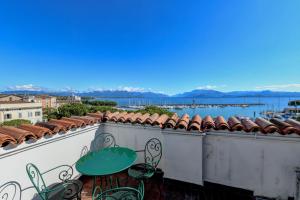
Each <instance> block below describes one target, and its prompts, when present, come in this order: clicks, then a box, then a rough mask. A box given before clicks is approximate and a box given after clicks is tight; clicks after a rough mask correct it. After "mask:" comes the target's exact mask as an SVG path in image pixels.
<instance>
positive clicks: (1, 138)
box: [0, 132, 17, 147]
mask: <svg viewBox="0 0 300 200" xmlns="http://www.w3.org/2000/svg"><path fill="white" fill-rule="evenodd" d="M9 144H13V145H16V144H17V140H15V139H14V138H13V137H11V136H9V135H6V134H3V133H1V132H0V147H5V146H7V145H9Z"/></svg>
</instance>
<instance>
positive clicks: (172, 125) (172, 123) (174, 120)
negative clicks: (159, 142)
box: [165, 113, 179, 128]
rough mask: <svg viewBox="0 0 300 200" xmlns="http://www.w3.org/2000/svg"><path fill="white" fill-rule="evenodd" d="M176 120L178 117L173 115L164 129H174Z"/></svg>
mask: <svg viewBox="0 0 300 200" xmlns="http://www.w3.org/2000/svg"><path fill="white" fill-rule="evenodd" d="M178 120H179V117H178V115H177V114H176V113H175V114H173V115H172V117H171V118H170V119H169V120H168V121H167V123H166V124H165V127H166V128H175V127H176V124H177V122H178Z"/></svg>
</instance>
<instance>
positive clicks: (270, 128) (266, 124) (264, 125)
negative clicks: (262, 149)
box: [255, 117, 278, 134]
mask: <svg viewBox="0 0 300 200" xmlns="http://www.w3.org/2000/svg"><path fill="white" fill-rule="evenodd" d="M255 123H256V124H257V125H258V126H260V130H261V132H262V133H265V134H267V133H275V132H276V131H278V128H277V127H276V126H275V125H274V124H272V123H271V122H270V121H268V120H266V119H264V118H261V117H258V118H256V119H255Z"/></svg>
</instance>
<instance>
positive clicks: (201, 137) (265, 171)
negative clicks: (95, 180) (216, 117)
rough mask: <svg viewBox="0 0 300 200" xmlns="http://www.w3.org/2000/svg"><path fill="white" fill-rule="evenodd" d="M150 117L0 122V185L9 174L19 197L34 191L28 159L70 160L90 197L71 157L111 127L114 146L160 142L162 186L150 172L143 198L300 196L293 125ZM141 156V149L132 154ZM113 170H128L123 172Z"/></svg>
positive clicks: (50, 163) (42, 163)
mask: <svg viewBox="0 0 300 200" xmlns="http://www.w3.org/2000/svg"><path fill="white" fill-rule="evenodd" d="M92 116H93V117H92ZM68 122H69V123H68ZM176 123H177V122H176ZM178 123H180V122H178ZM154 124H155V123H154V122H153V123H152V124H151V123H149V124H147V123H141V124H140V123H123V122H118V120H117V122H114V120H111V118H110V119H107V120H103V118H102V116H100V115H99V117H97V115H91V116H90V117H77V118H70V119H62V120H58V121H52V122H49V123H46V124H43V123H40V124H39V125H38V126H32V127H31V126H30V127H23V129H21V131H20V130H11V134H10V133H9V131H8V132H5V134H8V135H6V137H4V136H3V135H5V134H4V133H3V130H2V132H1V130H0V141H1V145H2V148H1V149H0V165H1V169H2V170H1V171H0V177H1V182H0V185H3V184H5V183H7V182H10V181H15V182H17V183H18V184H19V185H20V187H21V189H22V193H21V197H22V199H33V198H34V197H35V196H36V191H35V190H34V188H32V184H31V182H30V180H29V178H28V177H27V175H26V170H25V169H26V164H27V163H34V164H35V165H37V166H38V167H39V169H41V171H46V170H47V169H49V168H53V167H55V166H59V165H63V164H68V165H71V166H73V168H74V174H73V176H74V178H76V179H80V180H82V182H83V183H84V189H83V192H82V196H83V198H84V199H91V191H92V188H91V183H92V178H91V177H88V176H83V175H81V174H80V173H79V172H77V171H76V169H75V163H76V161H77V160H78V159H79V158H80V157H82V156H83V155H84V154H86V153H87V151H89V150H91V148H92V144H93V141H94V139H95V137H96V136H97V135H99V134H102V133H111V134H113V136H114V137H115V139H116V142H117V144H118V145H119V146H122V147H128V148H130V149H133V150H140V149H143V148H144V145H145V143H146V141H148V140H149V139H150V138H153V137H155V138H158V139H159V140H160V141H161V142H162V144H163V156H162V159H161V162H160V163H159V165H158V167H159V168H160V169H162V170H163V171H164V182H163V184H162V185H161V188H162V194H158V193H159V192H158V190H157V189H156V188H155V187H152V186H151V184H152V182H151V180H150V181H149V183H147V184H146V189H145V199H160V198H161V199H253V198H257V199H258V197H261V196H263V197H267V198H279V197H280V198H281V199H288V198H290V199H291V198H293V197H294V199H297V198H299V196H297V195H299V194H298V193H299V188H297V187H298V186H299V180H298V179H297V167H299V166H300V160H299V155H300V145H299V144H300V137H299V135H297V132H296V131H295V132H294V133H291V134H288V135H282V134H279V133H273V134H264V133H261V132H245V131H242V130H237V131H234V132H230V131H228V130H215V129H210V130H207V131H205V132H203V131H199V130H193V129H191V130H189V131H187V130H186V129H185V128H182V129H180V128H177V129H173V128H164V129H162V128H161V126H160V124H159V123H158V124H157V125H154ZM188 124H192V123H188ZM183 126H184V123H183ZM17 136H20V137H17ZM142 161H143V157H142V156H141V155H139V157H138V160H137V162H142ZM117 176H122V177H126V176H127V173H126V171H124V172H122V173H120V174H118V175H117ZM46 180H47V183H48V184H49V185H50V184H53V183H55V182H57V176H56V175H55V174H51V173H50V174H48V175H47V177H46ZM297 181H298V182H297ZM0 192H1V191H0Z"/></svg>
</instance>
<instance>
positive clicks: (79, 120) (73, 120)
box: [61, 117, 86, 127]
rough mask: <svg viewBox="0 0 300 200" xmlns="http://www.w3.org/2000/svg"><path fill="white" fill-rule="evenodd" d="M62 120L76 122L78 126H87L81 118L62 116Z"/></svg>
mask: <svg viewBox="0 0 300 200" xmlns="http://www.w3.org/2000/svg"><path fill="white" fill-rule="evenodd" d="M61 119H62V120H64V121H67V122H72V123H74V124H76V127H82V126H85V125H86V124H85V122H84V121H83V120H81V119H74V118H73V119H72V118H67V117H63V118H61Z"/></svg>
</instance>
